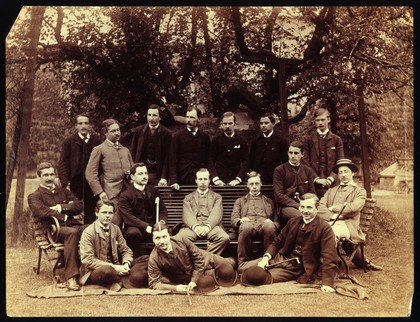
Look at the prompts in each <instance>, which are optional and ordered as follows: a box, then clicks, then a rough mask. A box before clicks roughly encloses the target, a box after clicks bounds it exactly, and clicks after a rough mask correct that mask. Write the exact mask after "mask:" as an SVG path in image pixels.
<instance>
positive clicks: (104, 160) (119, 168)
mask: <svg viewBox="0 0 420 322" xmlns="http://www.w3.org/2000/svg"><path fill="white" fill-rule="evenodd" d="M102 132H103V133H104V135H105V141H104V142H103V143H102V144H100V145H98V146H96V147H94V148H93V150H92V153H91V155H90V158H89V162H88V165H87V167H86V171H85V173H86V180H87V182H88V183H89V185H90V187H91V189H92V191H93V194H94V195H95V196H99V199H101V200H111V201H113V202H114V204H115V206H116V209H117V210H116V212H115V214H114V216H113V223H114V224H116V225H117V226H121V225H122V218H121V216H120V215H119V213H118V197H119V196H120V193H121V192H122V191H123V190H124V189H125V188H126V187H127V186H128V184H129V182H128V176H129V174H130V168H131V167H132V165H133V163H134V162H133V159H132V157H131V153H130V151H129V150H128V149H127V148H126V147H125V146H122V145H121V144H120V142H119V140H120V138H121V132H120V125H119V123H118V122H117V121H116V120H114V119H107V120H105V121H103V122H102Z"/></svg>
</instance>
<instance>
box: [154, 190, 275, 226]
mask: <svg viewBox="0 0 420 322" xmlns="http://www.w3.org/2000/svg"><path fill="white" fill-rule="evenodd" d="M157 188H158V189H159V193H160V197H161V199H162V201H163V202H164V204H165V206H166V209H167V210H168V224H169V225H170V226H174V225H176V224H178V223H182V202H183V200H184V198H185V196H186V195H187V194H189V193H191V192H193V191H194V190H195V189H197V187H196V186H181V188H180V189H179V190H172V189H171V188H170V187H157ZM211 189H212V190H213V191H215V192H217V193H219V194H220V195H221V196H222V204H223V217H222V224H223V227H224V228H225V229H229V228H230V226H231V224H230V220H231V215H232V210H233V205H234V204H235V201H236V199H238V198H239V197H242V196H244V195H245V194H247V193H248V191H249V190H248V188H247V187H246V186H243V185H241V186H235V187H232V186H223V187H219V186H213V187H211ZM261 193H262V194H264V195H265V196H266V197H268V198H270V199H273V186H272V185H263V186H262V188H261ZM273 200H274V199H273Z"/></svg>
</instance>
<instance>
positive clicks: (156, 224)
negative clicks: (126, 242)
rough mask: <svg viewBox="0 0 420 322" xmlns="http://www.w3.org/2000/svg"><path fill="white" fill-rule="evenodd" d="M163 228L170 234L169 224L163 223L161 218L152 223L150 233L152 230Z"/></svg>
mask: <svg viewBox="0 0 420 322" xmlns="http://www.w3.org/2000/svg"><path fill="white" fill-rule="evenodd" d="M165 229H167V230H168V232H169V235H170V234H171V232H170V229H169V225H168V224H167V223H165V222H164V221H163V220H161V221H160V222H158V223H155V224H153V226H152V233H153V232H154V231H162V230H165Z"/></svg>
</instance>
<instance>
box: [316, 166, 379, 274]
mask: <svg viewBox="0 0 420 322" xmlns="http://www.w3.org/2000/svg"><path fill="white" fill-rule="evenodd" d="M333 171H334V172H335V173H336V174H337V175H338V180H339V185H337V186H335V187H332V188H330V189H328V190H327V192H326V193H325V195H324V196H323V197H322V198H321V200H320V207H319V212H318V214H319V216H320V217H321V218H323V219H325V220H327V221H329V223H330V224H331V225H332V228H333V231H334V234H335V236H336V240H337V241H338V240H339V239H340V238H347V239H350V240H352V241H355V242H360V241H363V240H365V234H364V233H363V232H362V230H361V229H360V226H359V224H360V211H361V210H362V208H363V206H364V205H365V202H366V190H365V189H364V188H362V187H359V186H357V184H356V183H355V182H354V180H353V178H354V174H355V173H356V172H357V171H359V168H358V167H357V165H355V164H354V163H353V162H352V161H351V160H350V159H340V160H338V161H337V163H336V165H335V166H334V167H333ZM332 223H334V224H332ZM343 249H344V250H345V251H346V252H348V253H351V251H352V247H351V245H348V244H343ZM353 263H354V264H355V265H356V266H357V267H363V259H362V255H361V252H360V250H358V251H357V252H356V255H355V256H354V258H353ZM365 264H366V268H367V269H369V270H375V271H376V270H382V267H380V266H378V265H375V264H373V263H372V262H371V261H370V260H368V259H366V263H365Z"/></svg>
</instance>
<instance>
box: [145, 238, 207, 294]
mask: <svg viewBox="0 0 420 322" xmlns="http://www.w3.org/2000/svg"><path fill="white" fill-rule="evenodd" d="M171 244H172V250H173V255H170V254H167V253H166V252H164V251H162V250H161V249H159V248H157V247H155V248H153V250H152V252H151V253H150V257H149V265H148V272H149V288H151V289H156V286H157V284H158V283H165V284H179V283H182V282H184V283H186V284H188V283H189V282H190V281H192V282H197V280H198V279H199V277H200V276H202V275H203V273H204V271H205V270H208V269H211V268H212V265H211V263H212V262H213V254H212V253H209V252H207V251H205V250H203V249H200V248H198V247H197V246H196V245H195V244H194V243H193V242H191V241H189V240H186V239H178V238H176V237H171Z"/></svg>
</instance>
